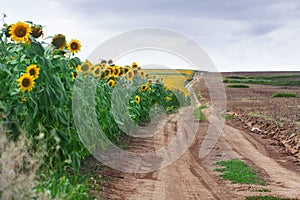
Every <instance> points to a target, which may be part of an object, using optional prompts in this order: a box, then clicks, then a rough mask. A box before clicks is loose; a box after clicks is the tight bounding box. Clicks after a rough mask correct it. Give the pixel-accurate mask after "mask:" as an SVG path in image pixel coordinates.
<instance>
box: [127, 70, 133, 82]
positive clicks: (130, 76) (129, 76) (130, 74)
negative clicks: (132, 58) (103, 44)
mask: <svg viewBox="0 0 300 200" xmlns="http://www.w3.org/2000/svg"><path fill="white" fill-rule="evenodd" d="M133 77H134V73H133V71H131V70H130V71H128V72H127V79H128V80H132V79H133Z"/></svg>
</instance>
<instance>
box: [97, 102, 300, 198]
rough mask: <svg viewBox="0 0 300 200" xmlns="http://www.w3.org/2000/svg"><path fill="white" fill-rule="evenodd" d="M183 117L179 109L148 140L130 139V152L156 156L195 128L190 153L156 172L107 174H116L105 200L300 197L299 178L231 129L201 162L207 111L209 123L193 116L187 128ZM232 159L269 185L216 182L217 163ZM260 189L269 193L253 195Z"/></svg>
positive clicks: (208, 111) (217, 178)
mask: <svg viewBox="0 0 300 200" xmlns="http://www.w3.org/2000/svg"><path fill="white" fill-rule="evenodd" d="M187 112H190V113H191V112H192V110H191V108H183V109H181V110H180V112H179V113H175V114H172V115H169V116H167V117H166V119H164V120H162V121H161V122H160V123H161V124H162V126H161V127H162V128H161V129H160V130H158V131H157V133H156V134H155V135H154V136H152V137H149V138H146V139H145V138H133V139H132V146H131V147H130V150H131V151H134V152H147V151H155V150H158V149H159V148H161V147H163V146H165V145H166V144H168V143H169V142H170V141H171V140H172V139H174V138H175V136H176V134H177V132H178V131H179V130H181V131H182V132H186V134H187V135H188V134H189V131H190V127H191V126H199V127H200V128H199V130H198V132H197V134H196V137H195V138H194V140H193V143H192V145H191V146H190V147H189V148H188V150H187V151H186V152H185V153H184V154H183V155H182V156H181V157H180V158H179V159H178V160H176V161H175V162H173V163H172V164H171V165H169V166H167V167H165V168H163V169H160V170H157V171H154V172H150V173H146V174H129V173H122V172H117V171H114V170H111V171H110V173H109V174H114V176H113V177H114V181H113V182H112V183H111V184H108V185H107V186H106V187H104V188H103V193H102V197H103V198H104V199H134V200H147V199H153V200H157V199H159V200H164V199H165V200H185V199H222V200H223V199H244V198H245V196H253V195H275V196H278V197H289V198H297V197H300V175H299V174H297V173H296V172H293V171H290V170H289V169H286V168H284V167H282V166H281V165H280V164H279V163H278V162H277V161H276V160H274V159H273V158H271V157H269V155H268V152H267V150H266V149H265V148H264V146H263V145H261V144H260V143H259V142H257V141H256V140H255V139H254V138H252V137H251V136H250V135H248V134H247V133H245V132H243V131H241V130H238V129H235V128H233V127H231V126H229V125H225V126H224V128H223V132H222V135H221V137H220V138H219V140H218V142H217V144H216V145H215V146H214V147H213V149H212V150H211V152H210V154H209V155H208V156H206V157H205V158H204V159H200V158H199V157H198V154H199V148H200V145H201V143H202V141H203V139H204V136H205V134H206V132H207V129H208V126H209V120H210V112H211V108H208V109H205V110H204V113H205V116H206V119H207V121H204V122H199V121H198V120H196V119H194V118H193V116H192V114H191V115H190V119H186V121H185V122H186V123H180V120H181V115H182V114H186V113H187ZM143 131H145V130H143ZM149 131H151V129H149ZM171 153H172V152H171ZM231 158H239V159H242V160H245V161H246V162H247V163H249V164H250V165H251V166H252V167H254V168H255V169H256V171H258V172H259V173H260V174H261V175H262V176H263V178H264V180H265V181H266V182H267V185H266V186H257V185H242V184H230V183H228V182H226V181H222V180H220V178H219V176H218V174H217V172H214V171H213V169H214V168H216V166H215V162H217V161H219V160H224V159H231ZM116 174H117V175H116ZM259 188H266V189H268V190H270V191H271V192H268V193H267V194H262V193H259V192H253V190H255V189H259Z"/></svg>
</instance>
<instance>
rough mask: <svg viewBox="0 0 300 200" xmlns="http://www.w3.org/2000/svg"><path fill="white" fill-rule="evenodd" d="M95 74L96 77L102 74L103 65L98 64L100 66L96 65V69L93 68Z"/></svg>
mask: <svg viewBox="0 0 300 200" xmlns="http://www.w3.org/2000/svg"><path fill="white" fill-rule="evenodd" d="M93 74H94V76H95V77H97V78H98V77H100V76H101V67H100V66H98V67H96V68H95V69H94V70H93Z"/></svg>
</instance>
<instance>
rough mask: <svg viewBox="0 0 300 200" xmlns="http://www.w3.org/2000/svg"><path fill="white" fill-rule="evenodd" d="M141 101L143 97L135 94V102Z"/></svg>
mask: <svg viewBox="0 0 300 200" xmlns="http://www.w3.org/2000/svg"><path fill="white" fill-rule="evenodd" d="M140 101H141V97H140V96H139V95H136V96H135V102H136V103H140Z"/></svg>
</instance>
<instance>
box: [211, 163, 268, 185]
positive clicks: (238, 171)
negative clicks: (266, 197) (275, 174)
mask: <svg viewBox="0 0 300 200" xmlns="http://www.w3.org/2000/svg"><path fill="white" fill-rule="evenodd" d="M216 164H217V165H219V166H222V167H221V168H216V169H215V171H217V172H221V173H222V174H221V175H220V176H221V177H222V178H223V179H224V180H229V181H231V182H232V183H244V184H259V185H265V182H263V181H262V180H261V179H260V178H259V176H258V175H257V174H256V173H255V172H254V170H252V169H251V168H250V167H249V166H248V165H247V164H246V163H245V162H243V161H241V160H239V159H232V160H227V161H220V162H217V163H216Z"/></svg>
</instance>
